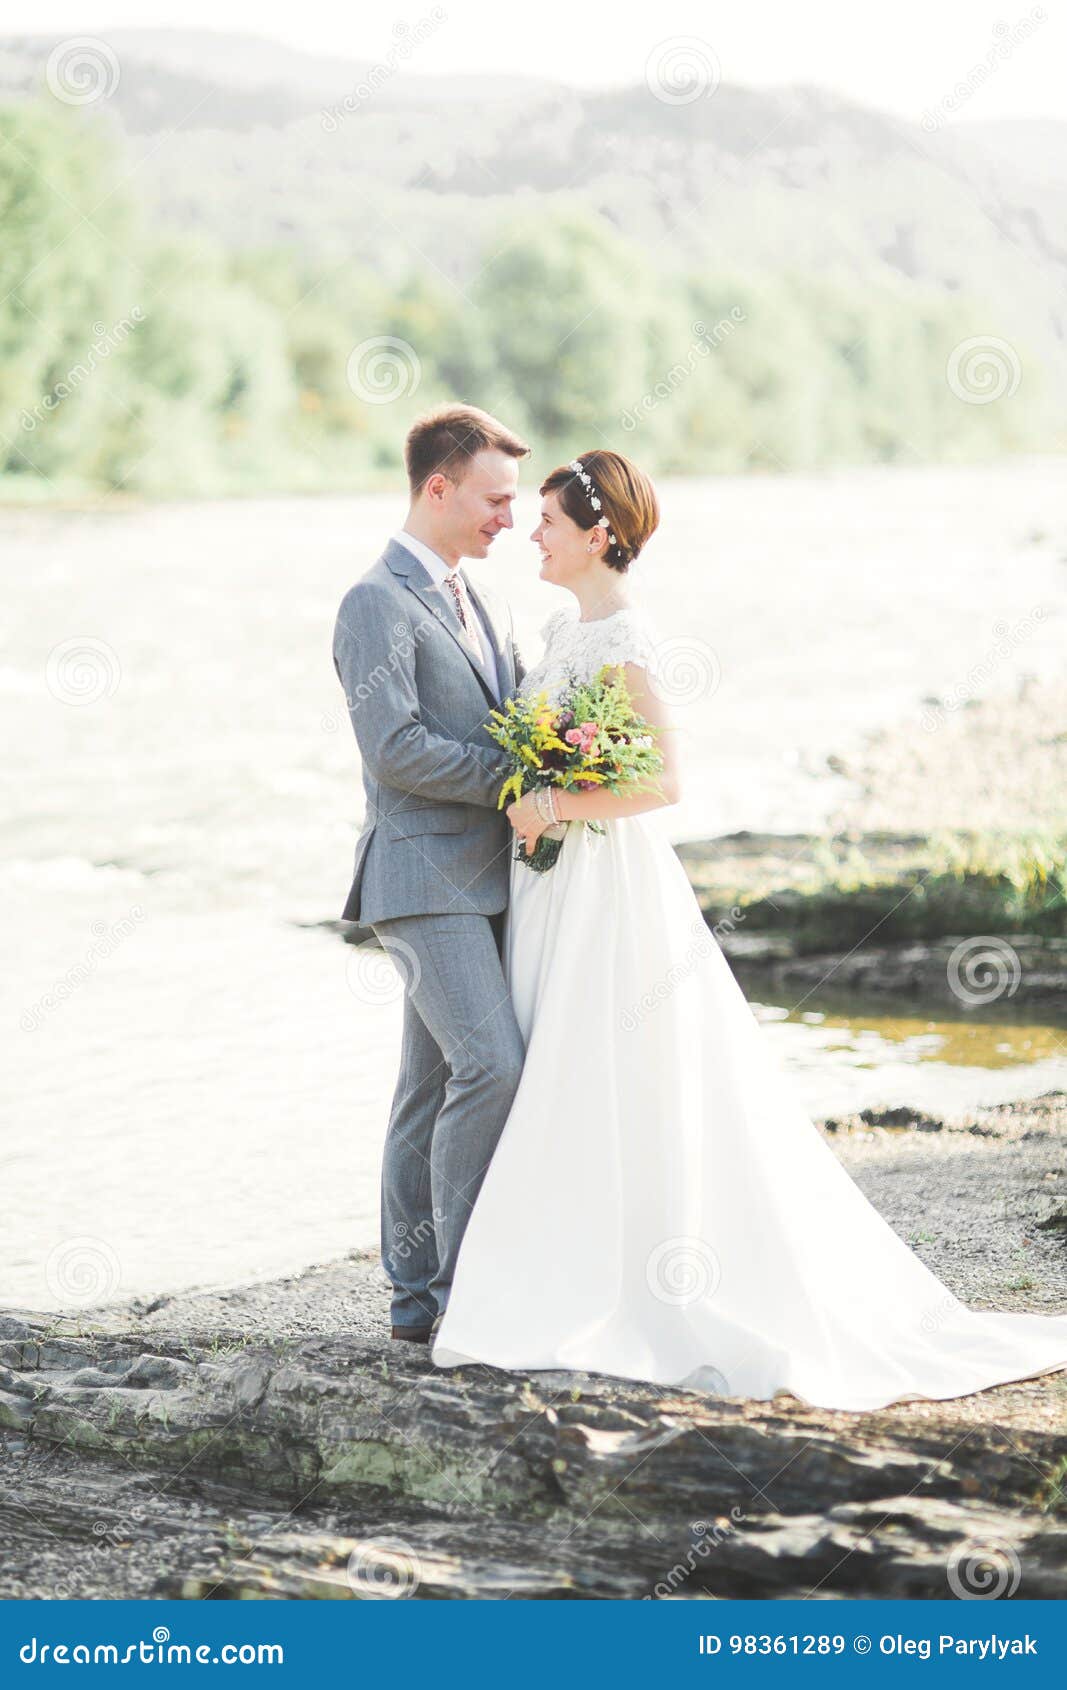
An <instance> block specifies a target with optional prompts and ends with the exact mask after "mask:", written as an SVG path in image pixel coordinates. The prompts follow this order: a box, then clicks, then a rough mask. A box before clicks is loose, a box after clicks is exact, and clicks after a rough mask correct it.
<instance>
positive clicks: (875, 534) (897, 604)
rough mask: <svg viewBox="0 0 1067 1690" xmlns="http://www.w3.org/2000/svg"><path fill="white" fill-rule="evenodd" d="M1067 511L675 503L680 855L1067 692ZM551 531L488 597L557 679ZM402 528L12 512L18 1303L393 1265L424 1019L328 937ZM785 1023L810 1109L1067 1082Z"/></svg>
mask: <svg viewBox="0 0 1067 1690" xmlns="http://www.w3.org/2000/svg"><path fill="white" fill-rule="evenodd" d="M1063 481H1064V478H1063V471H1062V463H1061V462H1056V461H1049V460H1045V461H1042V460H1033V461H1027V462H1019V463H1011V464H999V465H992V466H987V467H982V468H966V469H951V470H946V469H915V470H892V471H891V470H884V471H877V470H863V471H856V472H848V473H845V472H841V473H838V474H833V475H823V476H791V477H783V478H781V479H756V478H723V479H719V480H714V481H707V482H695V481H687V482H676V483H669V484H664V485H663V486H662V487H661V489H660V491H661V495H662V502H663V507H664V521H663V525H662V528H661V530H660V532H659V534H657V535H656V537H655V539H654V540H653V542H652V543H651V545H650V546H649V548H648V550H647V553H646V556H645V557H643V558H642V559H641V560H640V562H639V565H638V567H637V569H636V571H635V574H634V579H633V592H634V598H635V600H636V601H637V602H638V603H640V604H641V605H642V606H643V607H644V608H645V609H646V610H647V612H648V614H649V616H650V617H651V619H652V621H653V623H654V625H655V627H656V629H657V631H658V633H659V635H660V637H661V638H662V640H663V641H664V642H665V646H664V649H665V651H666V652H667V653H668V655H669V658H670V663H671V672H672V674H673V676H674V685H675V687H676V702H677V706H678V715H679V720H680V722H681V726H682V732H683V740H684V755H685V776H686V796H685V799H684V802H683V803H682V804H681V805H680V806H678V807H677V808H676V809H675V810H672V811H670V812H664V813H663V815H662V816H661V817H660V818H659V825H662V826H663V827H664V828H665V829H666V830H667V832H668V833H669V835H670V837H672V838H674V839H676V840H681V839H684V838H697V837H702V836H706V835H710V834H715V833H721V832H726V831H731V830H733V829H736V828H742V827H744V828H752V829H768V830H782V831H792V830H797V829H807V828H814V827H818V825H819V823H820V821H821V819H822V818H823V817H824V816H825V815H826V814H827V813H828V810H829V809H830V808H832V806H833V805H834V804H835V803H836V802H837V801H838V800H839V798H840V796H841V793H842V790H843V788H842V787H841V785H840V783H839V782H837V781H836V780H835V779H833V778H828V777H827V776H826V775H825V772H824V771H823V772H822V773H819V772H818V771H820V769H821V768H822V767H823V764H824V759H825V757H826V755H827V753H829V752H832V751H838V752H847V750H848V748H849V747H850V745H852V744H853V743H854V741H855V738H856V736H857V735H858V734H859V733H861V732H862V731H863V730H864V729H865V728H869V727H876V726H881V725H888V724H892V723H894V722H895V721H896V720H898V719H899V718H900V717H901V716H902V715H904V714H905V713H907V712H914V711H915V709H916V707H917V705H918V703H919V701H920V700H921V699H922V698H923V697H924V696H926V695H927V694H931V693H948V692H951V691H953V689H956V688H959V687H960V686H966V685H968V684H969V681H968V677H970V676H973V675H974V674H975V673H978V674H980V675H981V677H982V686H983V687H990V688H995V687H999V686H1008V685H1010V684H1011V683H1012V682H1013V680H1014V679H1015V677H1016V676H1017V675H1019V674H1021V673H1022V672H1024V671H1029V672H1032V673H1037V674H1048V673H1051V672H1053V671H1054V670H1055V669H1056V668H1057V666H1060V667H1062V622H1061V621H1060V620H1059V618H1061V617H1062V614H1063V611H1064V608H1065V604H1067V567H1065V566H1064V562H1063V556H1064V553H1065V552H1067V511H1065V503H1067V502H1065V500H1064V491H1063ZM535 511H536V498H535V496H531V495H528V494H524V496H523V499H522V500H521V501H520V507H519V509H518V510H517V512H516V518H517V520H516V529H515V532H514V533H512V534H509V535H507V536H505V537H503V538H502V539H501V540H500V541H498V543H497V546H496V547H494V551H493V555H492V558H491V559H490V560H487V561H486V562H484V563H480V564H476V565H474V566H473V567H472V573H473V574H474V575H475V577H476V578H478V577H481V578H484V579H486V580H488V581H490V582H491V583H492V584H493V585H494V586H495V587H496V588H497V589H498V590H499V591H501V592H503V593H504V594H505V595H506V596H507V597H509V598H510V599H511V601H512V604H513V607H514V610H515V614H516V620H517V625H518V629H519V633H520V643H521V644H522V645H523V647H524V651H525V654H526V656H527V661H531V660H532V659H533V658H535V657H536V656H537V655H538V654H539V650H540V646H539V641H538V637H537V629H538V628H539V626H540V624H541V623H542V622H543V621H544V619H545V618H546V617H547V616H548V615H549V614H550V613H551V612H552V610H553V609H555V608H556V606H557V605H558V604H560V603H562V602H564V598H563V596H562V595H561V593H560V592H559V590H558V589H553V588H550V587H547V586H545V585H543V584H542V583H541V582H540V581H539V579H538V572H537V562H536V552H535V549H534V547H533V546H531V545H530V543H529V541H528V539H527V538H526V536H527V535H528V533H529V531H530V529H531V528H532V527H533V525H534V522H535V520H536V518H535ZM401 519H402V507H401V505H400V504H399V502H398V501H397V500H396V499H394V498H391V497H386V496H373V497H360V498H355V497H354V498H330V499H325V498H324V499H307V500H298V499H279V500H250V501H228V502H221V503H209V502H205V503H194V504H182V505H179V504H175V505H156V506H151V507H147V508H145V507H136V506H133V507H129V508H125V509H117V508H113V507H109V508H97V509H93V510H84V511H83V510H77V511H75V510H70V511H61V510H30V509H10V508H9V509H3V508H0V546H2V556H3V568H4V583H5V592H4V615H3V619H2V644H0V698H2V702H3V708H4V713H5V719H6V723H7V732H6V733H5V736H4V738H5V749H6V752H7V755H6V757H5V760H4V768H3V773H2V776H0V778H2V780H3V783H4V790H3V799H4V802H3V806H2V815H0V881H2V886H3V894H4V910H5V916H6V917H7V922H6V928H7V950H8V962H9V966H8V968H7V969H6V970H5V972H4V980H3V987H2V991H3V1005H2V1007H3V1012H4V1024H5V1029H6V1032H7V1039H6V1041H5V1043H6V1048H7V1056H8V1060H7V1062H6V1063H5V1080H4V1089H5V1092H6V1093H7V1096H6V1098H5V1123H6V1124H5V1127H4V1132H3V1139H2V1143H0V1188H2V1190H3V1196H4V1202H3V1212H4V1227H3V1233H2V1236H0V1306H11V1305H18V1306H23V1307H32V1308H39V1309H47V1308H54V1307H58V1306H63V1307H70V1306H72V1305H74V1304H76V1303H78V1302H79V1301H81V1302H83V1303H84V1304H86V1305H88V1304H90V1303H92V1302H96V1301H99V1300H101V1297H102V1296H108V1297H110V1296H116V1297H119V1296H126V1295H132V1294H142V1295H143V1294H151V1293H160V1292H164V1291H167V1290H171V1289H176V1288H180V1287H187V1286H192V1285H215V1284H221V1283H233V1282H237V1281H242V1280H246V1279H252V1278H259V1277H267V1276H270V1275H272V1274H274V1273H277V1272H284V1271H288V1270H289V1269H296V1268H299V1267H300V1266H303V1265H305V1264H306V1263H308V1262H311V1261H314V1260H324V1259H327V1258H329V1257H331V1256H334V1255H338V1254H341V1253H343V1252H344V1251H345V1250H346V1249H347V1248H350V1247H353V1246H358V1245H365V1244H371V1243H373V1242H374V1241H375V1238H376V1233H377V1201H378V1199H377V1180H378V1160H379V1154H380V1141H381V1134H382V1129H383V1124H384V1119H385V1115H386V1113H387V1108H388V1100H389V1096H390V1094H391V1091H392V1085H393V1079H394V1075H395V1065H396V1053H397V1048H398V1039H399V1002H398V998H397V995H396V989H395V982H394V981H391V980H390V978H389V977H388V974H386V975H384V976H383V974H382V972H381V970H380V969H378V968H376V967H375V966H374V965H373V963H370V964H369V963H368V961H367V959H366V958H364V957H361V956H360V955H358V953H355V952H354V950H353V947H351V946H345V945H343V944H341V942H340V941H339V940H338V938H337V937H336V935H334V934H332V933H330V932H328V931H326V930H324V929H322V928H317V927H316V925H315V924H316V923H320V922H322V921H325V920H328V919H330V918H336V917H337V916H339V914H340V910H341V907H342V904H343V901H344V897H345V894H346V892H347V887H348V878H349V872H350V865H351V856H352V846H353V843H354V840H355V836H356V833H357V832H358V826H359V817H360V812H361V788H360V785H359V780H358V765H357V761H356V751H355V742H354V739H353V736H352V732H351V727H350V725H349V722H348V719H347V714H346V712H345V709H344V703H343V699H342V696H341V691H340V687H339V685H338V682H337V679H336V676H335V674H334V671H333V667H332V659H331V637H332V630H333V620H334V615H335V612H336V609H337V605H338V603H339V601H340V599H341V597H342V595H343V593H344V592H345V590H346V588H347V587H348V586H349V585H350V584H351V582H352V581H353V580H355V579H356V578H357V576H358V575H359V574H360V573H362V571H363V570H364V569H366V568H367V567H368V566H369V564H370V563H371V562H372V561H373V560H374V558H375V557H376V556H377V555H378V553H379V552H380V550H381V547H382V544H383V542H384V540H385V538H386V537H387V535H388V534H389V532H390V531H391V530H392V529H393V528H395V527H396V526H398V525H399V522H400V521H401ZM1038 606H1041V607H1044V608H1045V611H1046V614H1045V615H1044V616H1042V617H1041V618H1039V619H1037V620H1034V616H1033V613H1034V610H1035V607H1038ZM1005 628H1007V629H1009V630H1010V629H1021V630H1022V632H1021V633H1020V635H1019V637H1018V638H1017V639H1014V638H1013V639H1011V640H1009V641H1008V642H1007V643H1008V646H1009V648H1010V649H1009V650H1008V651H1007V653H1006V654H1003V655H1000V654H998V652H999V650H1000V648H1001V647H1003V645H1004V643H1005V642H1004V640H1003V637H1002V636H1003V630H1004V629H1005ZM991 654H992V655H991ZM788 1008H789V1006H788V1005H775V1004H768V1005H766V1006H759V1013H760V1015H761V1018H762V1019H764V1021H765V1025H766V1027H767V1033H768V1037H769V1038H771V1039H774V1040H776V1041H777V1042H778V1044H779V1048H780V1049H781V1050H782V1052H783V1054H784V1055H785V1057H786V1059H787V1061H788V1062H789V1063H790V1065H791V1067H792V1068H793V1071H794V1072H795V1074H796V1079H797V1084H798V1086H800V1087H801V1088H802V1090H803V1094H804V1097H805V1099H806V1101H807V1103H808V1106H809V1107H810V1108H811V1109H812V1111H813V1112H814V1111H827V1112H829V1111H840V1110H841V1109H843V1108H846V1107H861V1106H863V1105H864V1104H868V1103H872V1102H877V1101H879V1100H884V1101H888V1102H893V1101H900V1100H901V1095H900V1094H901V1093H902V1092H903V1093H904V1094H905V1098H904V1100H906V1101H909V1102H912V1103H915V1104H917V1105H920V1106H923V1105H924V1101H925V1104H926V1105H927V1106H934V1107H937V1106H939V1103H944V1101H945V1099H946V1097H947V1100H948V1102H949V1103H951V1102H952V1101H954V1100H955V1101H958V1100H960V1099H961V1098H966V1097H979V1096H981V1097H985V1098H990V1099H991V1098H993V1097H994V1096H1008V1095H1020V1094H1022V1093H1025V1092H1033V1091H1035V1090H1040V1089H1047V1087H1048V1086H1049V1085H1050V1084H1061V1085H1062V1084H1064V1083H1067V1066H1065V1064H1064V1061H1063V1047H1062V1041H1061V1040H1059V1041H1058V1040H1057V1039H1056V1038H1055V1037H1049V1038H1048V1039H1046V1038H1045V1034H1044V1032H1043V1031H1042V1030H1041V1029H1036V1030H1034V1029H1031V1030H1030V1035H1032V1036H1030V1035H1028V1036H1030V1044H1029V1045H1028V1046H1027V1045H1026V1044H1025V1040H1024V1039H1022V1038H1020V1039H1019V1040H1018V1041H1016V1045H1015V1046H1012V1047H1011V1048H1013V1049H1015V1050H1016V1055H1015V1056H1011V1057H1008V1058H1005V1059H1004V1060H1003V1061H1002V1062H1000V1063H999V1064H998V1063H996V1062H993V1061H991V1060H990V1059H989V1057H988V1055H987V1056H985V1057H982V1058H980V1059H979V1060H975V1061H969V1060H967V1059H966V1051H965V1050H964V1049H963V1047H962V1046H961V1045H960V1042H959V1040H958V1039H955V1038H954V1037H952V1036H948V1035H945V1036H944V1037H942V1033H941V1032H939V1031H937V1030H936V1028H935V1029H934V1030H933V1031H932V1030H931V1027H930V1026H927V1025H926V1024H925V1022H924V1023H923V1024H922V1026H921V1027H918V1028H917V1027H916V1026H911V1027H910V1029H908V1030H906V1031H905V1032H903V1033H898V1032H894V1031H893V1030H892V1029H891V1028H890V1026H889V1025H888V1023H887V1024H886V1025H883V1026H881V1027H879V1026H878V1025H877V1020H876V1017H865V1016H864V1015H862V1014H861V1015H860V1016H859V1017H858V1019H857V1021H856V1022H855V1024H854V1025H853V1024H848V1025H844V1026H842V1025H840V1024H838V1022H831V1026H830V1027H828V1026H827V1024H826V1022H825V1021H822V1022H820V1021H819V1020H818V1019H817V1016H818V1015H819V1014H820V1013H821V1011H820V1006H819V1004H818V1001H817V1000H814V1001H812V1000H809V1001H808V1002H807V1003H806V1004H805V1010H806V1012H807V1019H804V1018H800V1019H797V1018H791V1017H790V1016H789V1014H788ZM881 1013H882V1014H884V1006H883V1007H882V1011H881ZM839 1020H840V1018H839ZM846 1021H847V1018H846ZM831 1031H832V1034H833V1036H830V1034H831ZM939 1039H940V1040H941V1041H942V1042H941V1043H940V1044H939V1043H938V1042H937V1041H938V1040H939ZM1035 1040H1036V1042H1035ZM1009 1044H1010V1041H1009ZM939 1051H940V1052H941V1053H942V1054H941V1058H940V1060H938V1052H939ZM946 1052H947V1055H946V1054H945V1053H946ZM961 1052H962V1055H961ZM972 1055H973V1052H972ZM938 1070H943V1071H942V1072H938ZM946 1075H947V1076H948V1077H947V1078H946Z"/></svg>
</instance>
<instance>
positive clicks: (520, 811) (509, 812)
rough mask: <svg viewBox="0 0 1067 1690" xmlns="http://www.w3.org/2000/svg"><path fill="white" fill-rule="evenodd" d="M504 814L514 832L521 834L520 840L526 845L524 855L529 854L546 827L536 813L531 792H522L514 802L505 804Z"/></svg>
mask: <svg viewBox="0 0 1067 1690" xmlns="http://www.w3.org/2000/svg"><path fill="white" fill-rule="evenodd" d="M504 814H505V815H506V816H507V818H508V821H509V822H510V823H511V825H512V827H513V828H514V829H515V832H516V833H517V834H519V835H520V836H521V838H522V842H523V844H524V846H525V847H526V855H527V856H531V855H532V853H533V848H534V846H535V845H536V844H537V841H538V840H539V839H540V837H541V835H542V833H544V831H545V827H546V823H545V822H544V821H542V819H541V817H540V816H539V815H538V813H537V805H536V804H535V802H534V795H533V793H532V792H524V793H523V795H522V797H521V798H520V799H518V801H517V802H516V803H514V804H508V805H507V807H506V808H505V810H504Z"/></svg>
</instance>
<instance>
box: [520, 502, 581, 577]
mask: <svg viewBox="0 0 1067 1690" xmlns="http://www.w3.org/2000/svg"><path fill="white" fill-rule="evenodd" d="M590 538H591V536H590V535H589V533H588V532H587V531H586V530H585V529H584V528H579V527H578V524H577V523H576V522H574V521H573V520H572V519H571V518H570V517H569V516H568V515H567V513H566V511H565V510H564V509H563V508H562V506H561V505H560V502H559V499H558V497H557V495H556V494H555V493H546V494H545V495H544V497H543V498H542V500H541V520H540V522H539V523H538V524H537V527H536V528H535V529H534V531H533V533H532V534H531V535H530V539H531V540H533V541H534V543H535V545H538V546H540V548H541V579H542V581H551V583H552V585H553V586H554V587H570V586H572V584H573V583H574V581H575V580H576V579H577V577H578V576H579V575H584V574H586V573H588V570H589V567H590V565H591V564H592V562H593V558H594V556H595V552H590V550H589V541H590Z"/></svg>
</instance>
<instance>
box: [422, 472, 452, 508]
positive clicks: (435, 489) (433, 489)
mask: <svg viewBox="0 0 1067 1690" xmlns="http://www.w3.org/2000/svg"><path fill="white" fill-rule="evenodd" d="M451 485H452V483H451V482H450V481H449V479H448V476H447V475H445V474H443V473H442V471H441V470H439V469H435V470H434V472H433V474H432V475H428V476H427V477H426V480H425V481H424V482H423V485H422V491H423V495H424V497H425V498H427V499H429V501H430V503H431V505H439V504H440V503H441V502H442V500H443V499H444V497H445V495H446V494H447V492H448V489H449V488H450V487H451Z"/></svg>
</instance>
